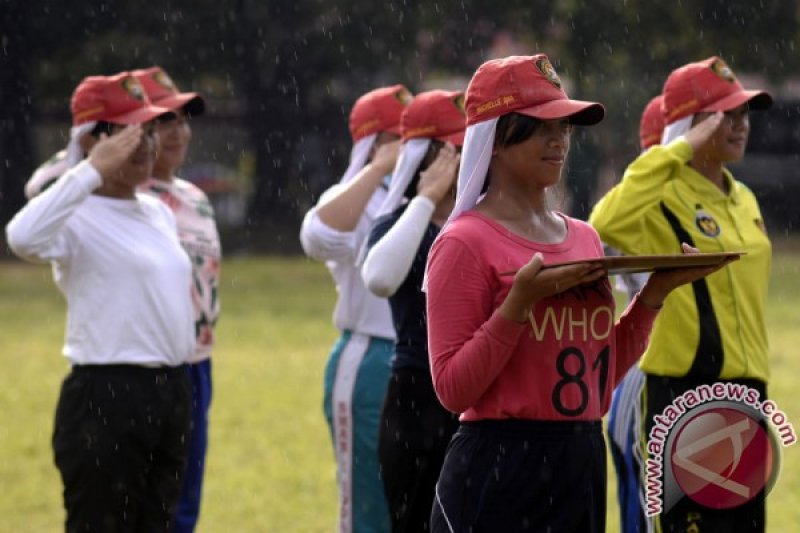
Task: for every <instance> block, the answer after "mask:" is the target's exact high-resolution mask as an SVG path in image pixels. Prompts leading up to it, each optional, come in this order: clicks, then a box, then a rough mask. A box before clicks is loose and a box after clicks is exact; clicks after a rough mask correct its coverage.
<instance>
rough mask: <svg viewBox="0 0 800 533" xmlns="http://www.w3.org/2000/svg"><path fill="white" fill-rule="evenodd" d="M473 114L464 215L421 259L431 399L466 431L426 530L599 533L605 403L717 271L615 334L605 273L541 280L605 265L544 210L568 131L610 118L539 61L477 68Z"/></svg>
mask: <svg viewBox="0 0 800 533" xmlns="http://www.w3.org/2000/svg"><path fill="white" fill-rule="evenodd" d="M466 111H467V134H466V139H465V143H464V151H463V154H462V159H461V161H462V163H461V169H460V173H459V180H458V196H457V200H456V207H455V209H454V210H453V214H452V215H451V218H450V222H449V223H448V224H447V225H446V226H445V228H444V229H443V231H442V233H441V234H440V236H439V238H438V239H437V242H436V243H435V244H434V246H433V248H432V250H431V253H430V256H429V258H428V272H427V274H428V285H427V293H428V298H427V310H428V327H429V330H428V332H429V333H428V334H429V341H428V342H429V350H430V357H431V372H432V375H433V381H434V387H435V389H436V393H437V395H438V397H439V399H440V401H441V402H442V404H443V405H444V406H445V407H446V408H448V409H450V410H451V411H453V412H455V413H459V414H460V421H461V425H460V428H459V430H458V432H457V433H456V435H455V436H454V437H453V440H452V441H451V443H450V446H449V448H448V451H447V457H446V458H445V462H444V466H443V467H442V472H441V474H440V476H439V482H438V484H437V490H436V498H435V500H434V505H433V512H432V517H431V530H432V531H472V532H479V531H493V532H494V531H503V532H509V531H518V530H528V531H545V530H552V531H581V532H584V531H603V530H604V529H605V506H606V503H605V498H606V488H605V485H606V469H605V468H606V450H605V442H604V439H603V435H602V433H601V422H600V419H601V417H602V416H603V414H604V413H605V412H606V411H607V409H608V405H609V401H610V396H611V391H612V390H613V387H614V386H615V385H616V383H617V382H618V381H619V380H620V379H621V378H622V376H624V375H625V372H626V371H627V369H628V368H629V367H630V366H631V365H632V364H633V363H634V362H635V361H636V359H637V358H638V357H639V356H640V355H641V353H642V352H643V351H644V349H645V346H646V344H647V339H648V335H649V332H650V328H651V325H652V322H653V319H654V318H655V315H656V313H657V312H658V311H657V309H658V308H659V307H660V306H661V303H662V301H663V299H664V297H665V296H666V295H667V294H668V293H669V292H670V291H671V290H672V289H673V288H675V287H676V286H678V285H681V284H683V283H686V282H690V281H692V280H693V279H696V278H699V277H702V276H704V275H707V274H709V273H710V272H712V271H713V270H714V269H713V268H698V269H692V270H681V271H671V272H660V273H657V274H654V275H653V276H651V277H650V279H649V280H648V282H647V283H646V284H645V286H644V288H643V289H642V290H641V292H640V293H639V294H638V295H637V297H635V298H634V299H633V301H632V302H631V304H630V306H629V307H628V309H627V310H626V311H625V313H623V315H622V316H621V317H620V319H619V321H618V322H617V323H615V322H614V314H615V308H614V299H613V297H612V292H611V286H610V284H609V282H608V278H607V277H606V272H605V270H604V269H603V266H602V264H601V263H600V262H599V261H598V262H584V263H581V264H578V265H572V266H564V267H559V268H548V269H546V270H543V269H542V266H543V265H546V264H552V263H559V262H564V261H572V260H577V259H587V258H594V257H597V258H600V257H602V255H603V248H602V245H601V243H600V239H599V238H598V236H597V233H596V232H595V231H594V230H593V229H592V228H591V227H590V226H589V225H588V224H586V223H584V222H582V221H579V220H576V219H572V218H570V217H567V216H565V215H563V214H561V213H558V212H556V211H554V210H552V208H551V207H550V205H549V202H548V190H549V188H550V187H552V186H553V185H556V184H557V183H558V181H559V180H560V178H561V170H562V167H563V165H564V162H565V160H566V157H567V153H568V150H569V145H570V133H571V130H572V127H573V125H592V124H596V123H598V122H600V121H601V120H602V118H603V116H604V114H605V110H604V109H603V107H602V106H601V105H600V104H597V103H592V102H581V101H577V100H570V99H569V98H568V97H567V95H566V94H565V93H564V91H563V90H562V88H561V82H560V80H559V78H558V75H557V74H556V72H555V70H554V69H553V67H552V65H551V64H550V62H549V60H548V59H547V57H546V56H545V55H543V54H540V55H536V56H524V57H523V56H512V57H508V58H504V59H499V60H492V61H488V62H487V63H484V64H483V65H482V66H481V67H480V68H479V69H478V71H477V72H476V73H475V75H474V76H473V78H472V81H471V82H470V85H469V88H468V89H467V99H466ZM487 184H488V185H487ZM476 204H477V206H476ZM684 250H685V251H692V250H691V249H690V248H688V247H685V248H684Z"/></svg>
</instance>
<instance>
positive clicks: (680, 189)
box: [589, 138, 772, 382]
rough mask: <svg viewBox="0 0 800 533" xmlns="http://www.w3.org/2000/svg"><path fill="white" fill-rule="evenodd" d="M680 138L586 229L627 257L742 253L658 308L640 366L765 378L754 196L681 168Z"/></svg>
mask: <svg viewBox="0 0 800 533" xmlns="http://www.w3.org/2000/svg"><path fill="white" fill-rule="evenodd" d="M692 154H693V151H692V147H691V146H690V145H689V143H687V142H686V141H685V140H683V138H681V139H678V140H676V141H675V142H673V143H670V144H669V145H667V146H655V147H653V148H651V149H650V150H648V151H647V152H645V153H643V154H642V155H641V156H639V158H638V159H636V160H635V161H634V162H633V163H631V165H630V166H629V167H628V168H627V170H626V171H625V175H624V176H623V178H622V181H620V183H619V184H617V185H616V186H615V187H614V188H613V189H611V190H610V191H609V192H608V193H607V194H606V195H605V196H604V197H603V198H602V199H601V200H600V201H599V202H598V203H597V205H596V206H595V207H594V210H593V211H592V214H591V217H590V218H589V223H590V224H592V225H593V226H594V227H595V228H596V229H597V231H598V233H599V234H600V237H601V238H602V239H603V241H604V242H605V243H606V244H608V245H611V246H613V247H615V248H618V249H620V250H621V251H622V252H623V253H625V254H627V255H644V254H675V253H680V252H681V247H680V245H681V242H687V243H688V244H691V245H693V246H695V247H697V248H699V249H700V251H701V252H729V251H744V252H747V255H745V256H743V257H742V258H741V259H740V260H738V261H735V262H734V263H732V264H730V265H728V266H727V267H725V268H723V269H722V270H720V271H718V272H715V273H714V274H712V275H710V276H708V277H707V278H705V279H703V280H700V281H697V282H695V283H693V284H691V285H684V286H682V287H679V288H677V289H675V290H674V291H673V292H672V293H671V294H670V295H669V296H668V297H667V299H666V300H665V302H664V307H663V309H662V310H661V312H660V313H659V315H658V318H657V319H656V322H655V325H654V327H653V332H652V334H651V336H650V345H649V346H648V348H647V351H646V352H645V354H644V356H643V357H642V359H641V361H640V364H639V366H640V367H641V368H642V370H644V371H645V372H647V373H650V374H657V375H662V376H671V377H682V376H686V375H692V376H696V377H700V378H707V379H715V378H722V379H736V378H755V379H759V380H762V381H764V382H766V381H767V380H768V378H769V365H768V361H767V353H768V344H767V333H766V324H765V306H766V298H767V287H768V283H769V272H770V266H771V257H772V247H771V244H770V241H769V238H768V237H767V235H766V232H765V230H764V223H763V219H762V217H761V211H760V210H759V208H758V202H757V201H756V198H755V196H754V195H753V193H752V192H751V191H750V189H748V188H747V187H746V186H745V185H744V184H742V183H740V182H738V181H736V180H735V179H733V176H732V175H731V174H730V172H728V171H727V170H725V171H724V172H725V180H726V181H727V183H728V190H729V191H730V192H729V193H728V194H725V193H724V192H722V191H721V190H720V189H719V188H718V187H716V186H715V185H714V184H713V183H712V182H711V181H710V180H708V179H707V178H705V177H704V176H703V175H701V174H699V173H698V172H696V171H695V170H694V169H692V168H691V167H690V166H689V165H688V164H687V163H688V162H689V161H690V160H691V158H692Z"/></svg>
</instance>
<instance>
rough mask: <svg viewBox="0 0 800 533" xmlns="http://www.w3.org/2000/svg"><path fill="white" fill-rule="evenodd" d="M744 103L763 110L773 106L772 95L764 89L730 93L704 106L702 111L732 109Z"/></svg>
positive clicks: (750, 107) (756, 109)
mask: <svg viewBox="0 0 800 533" xmlns="http://www.w3.org/2000/svg"><path fill="white" fill-rule="evenodd" d="M742 104H747V107H748V108H749V109H751V110H753V111H761V110H764V109H769V108H770V107H772V96H771V95H770V94H769V93H767V92H764V91H739V92H736V93H733V94H729V95H728V96H726V97H725V98H722V99H721V100H717V101H716V102H714V103H713V104H710V105H707V106H706V107H704V108H702V109H701V110H700V111H701V112H716V111H730V110H731V109H736V108H737V107H739V106H740V105H742Z"/></svg>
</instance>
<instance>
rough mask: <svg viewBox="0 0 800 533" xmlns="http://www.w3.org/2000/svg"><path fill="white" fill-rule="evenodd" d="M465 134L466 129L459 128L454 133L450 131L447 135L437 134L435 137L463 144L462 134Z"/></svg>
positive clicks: (458, 144) (457, 144) (447, 141)
mask: <svg viewBox="0 0 800 533" xmlns="http://www.w3.org/2000/svg"><path fill="white" fill-rule="evenodd" d="M466 134H467V132H466V131H464V130H461V131H458V132H456V133H450V134H448V135H437V136H436V138H437V139H438V140H440V141H442V142H446V143H451V144H454V145H456V146H464V136H465V135H466Z"/></svg>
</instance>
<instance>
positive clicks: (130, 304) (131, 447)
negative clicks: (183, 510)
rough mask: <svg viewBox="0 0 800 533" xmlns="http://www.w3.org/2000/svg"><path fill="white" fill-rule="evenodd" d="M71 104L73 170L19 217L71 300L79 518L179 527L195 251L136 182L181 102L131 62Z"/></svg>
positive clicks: (123, 525)
mask: <svg viewBox="0 0 800 533" xmlns="http://www.w3.org/2000/svg"><path fill="white" fill-rule="evenodd" d="M71 108H72V117H73V128H72V130H71V132H70V133H71V135H70V137H71V140H70V144H69V146H68V148H67V151H66V168H68V169H69V170H67V172H66V173H65V174H64V175H63V176H62V177H61V178H60V179H59V180H58V181H57V182H55V183H54V184H53V185H52V186H51V187H49V188H48V189H47V190H46V191H44V192H43V193H41V194H40V195H38V196H37V197H36V198H34V199H33V200H31V201H30V202H29V203H28V204H27V205H26V206H25V207H24V208H23V209H22V210H21V211H20V212H19V213H17V214H16V216H15V217H14V218H13V219H12V220H11V222H10V223H9V224H8V226H7V228H6V232H7V237H8V244H9V247H10V248H11V249H12V250H13V251H14V253H16V254H17V255H18V256H20V257H22V258H23V259H26V260H30V261H35V262H50V263H51V264H52V266H53V275H54V278H55V281H56V284H57V285H58V287H59V289H60V290H61V292H62V293H63V294H64V296H65V298H66V300H67V328H66V339H65V343H64V351H63V353H64V355H65V356H66V357H67V358H68V359H69V361H70V363H71V365H72V370H71V372H70V374H69V375H68V376H67V377H66V379H65V380H64V384H63V386H62V389H61V394H60V397H59V401H58V406H57V409H56V415H55V429H54V434H53V449H54V452H55V463H56V466H57V467H58V469H59V471H60V473H61V477H62V480H63V482H64V506H65V508H66V511H67V516H66V530H67V531H70V532H71V531H104V532H115V531H165V532H166V531H169V530H170V528H171V519H172V512H173V509H174V506H175V502H176V500H177V498H178V493H179V490H180V486H181V479H182V476H183V471H184V468H185V454H186V441H187V434H188V431H189V408H190V394H191V391H190V389H189V385H188V380H187V375H186V371H185V368H184V366H183V363H184V361H185V360H186V359H187V358H188V357H189V356H190V355H191V354H192V352H193V351H194V343H195V339H194V324H193V320H192V303H191V297H190V291H189V285H190V283H191V265H190V263H189V259H188V257H187V256H186V254H185V253H184V251H183V250H182V249H181V246H180V243H179V242H178V238H177V233H176V229H175V219H174V217H173V216H172V214H171V213H170V211H169V209H168V208H167V207H166V206H165V205H163V204H162V203H161V202H159V201H158V200H156V199H154V198H150V197H146V196H143V195H138V194H136V187H137V186H138V185H139V184H140V183H142V182H143V181H144V180H146V179H147V177H148V176H150V173H151V172H152V165H153V161H154V157H155V151H156V147H157V143H158V138H157V135H156V134H155V132H154V126H153V123H152V120H153V119H155V118H156V117H158V116H160V115H163V114H164V113H166V112H168V110H167V109H164V108H159V107H155V106H153V105H152V104H151V103H150V101H149V100H148V99H147V96H146V95H145V94H144V92H143V90H142V87H141V85H140V84H139V82H138V81H137V80H136V78H134V77H133V76H131V75H130V74H129V73H127V72H124V73H120V74H117V75H115V76H110V77H103V76H92V77H88V78H86V79H84V80H83V81H82V82H81V84H80V85H79V86H78V88H77V89H76V90H75V93H74V94H73V97H72V103H71ZM85 154H89V155H88V158H87V159H86V160H84V161H81V160H82V159H83V157H84V156H85Z"/></svg>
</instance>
